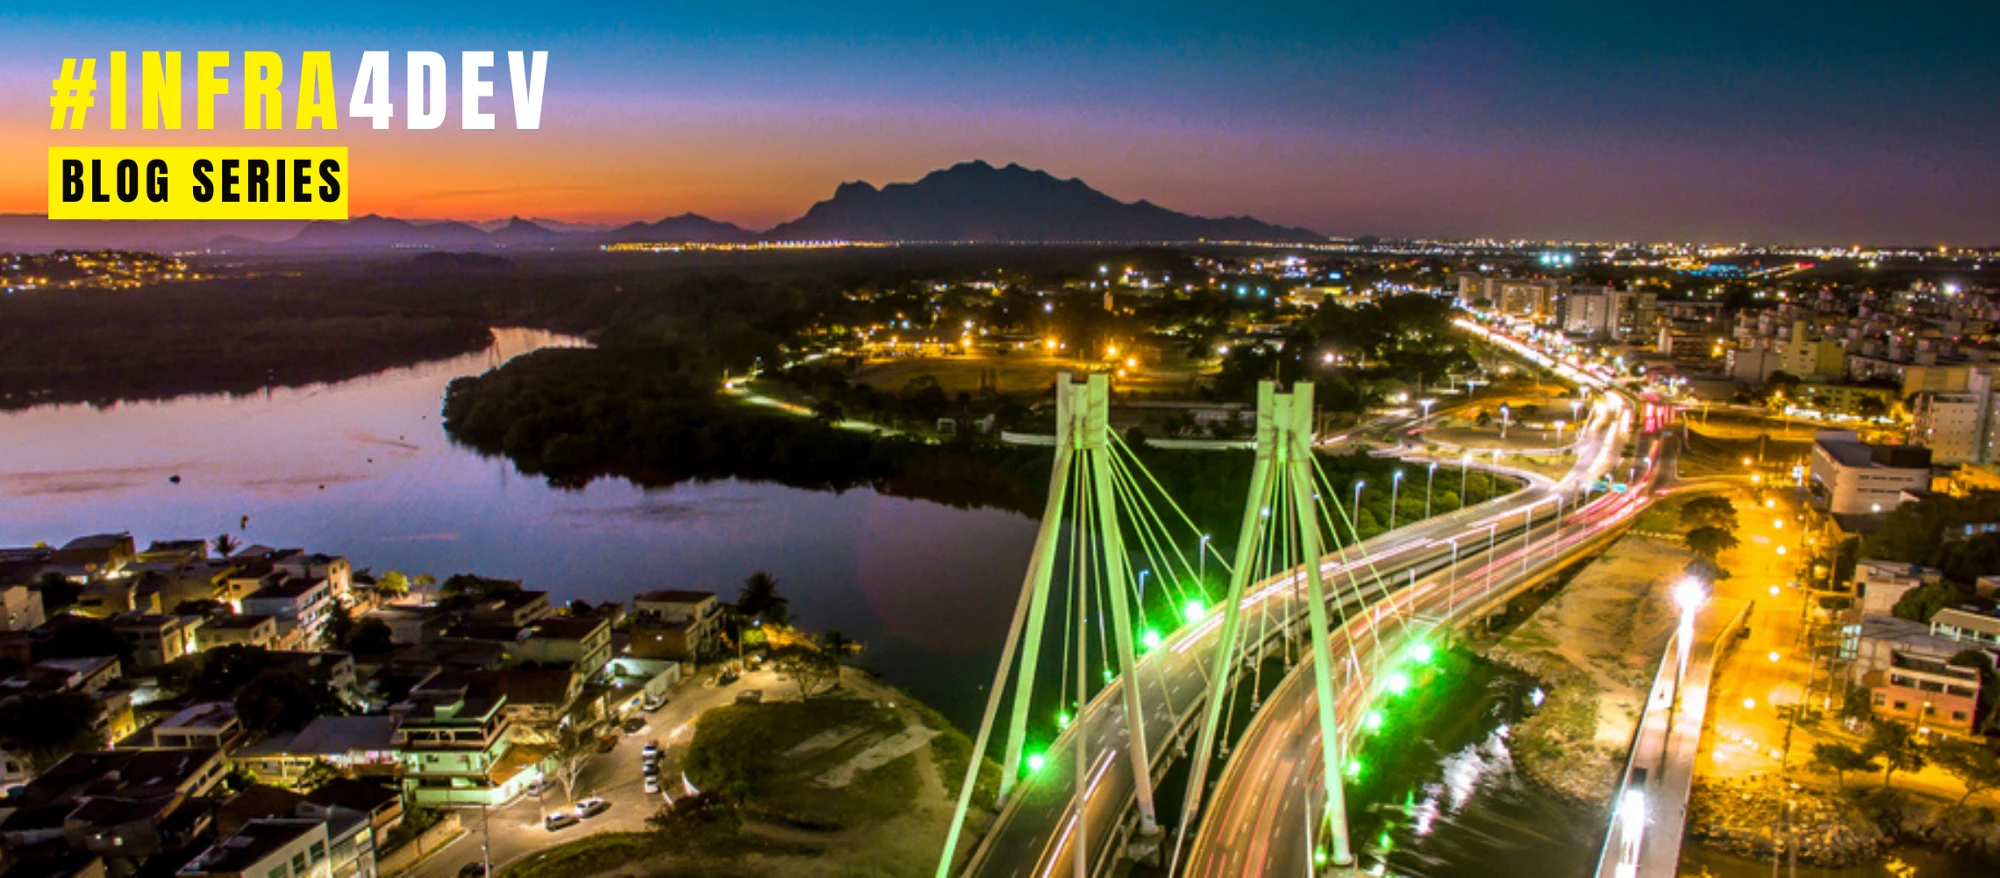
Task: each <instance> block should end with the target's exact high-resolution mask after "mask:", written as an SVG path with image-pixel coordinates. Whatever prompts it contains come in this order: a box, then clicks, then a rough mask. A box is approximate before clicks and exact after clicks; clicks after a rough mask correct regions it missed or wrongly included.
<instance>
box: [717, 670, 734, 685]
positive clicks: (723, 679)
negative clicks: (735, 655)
mask: <svg viewBox="0 0 2000 878" xmlns="http://www.w3.org/2000/svg"><path fill="white" fill-rule="evenodd" d="M738 679H739V676H738V675H737V673H736V672H735V671H723V672H722V676H720V677H717V678H715V685H717V686H727V685H729V684H731V683H734V682H736V681H737V680H738Z"/></svg>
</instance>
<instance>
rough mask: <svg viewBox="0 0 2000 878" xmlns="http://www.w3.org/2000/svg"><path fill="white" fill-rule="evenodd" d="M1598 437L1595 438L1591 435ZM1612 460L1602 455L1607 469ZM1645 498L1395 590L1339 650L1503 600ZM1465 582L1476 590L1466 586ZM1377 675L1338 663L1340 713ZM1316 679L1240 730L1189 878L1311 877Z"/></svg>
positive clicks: (1362, 698)
mask: <svg viewBox="0 0 2000 878" xmlns="http://www.w3.org/2000/svg"><path fill="white" fill-rule="evenodd" d="M1592 441H1593V442H1596V441H1598V440H1597V439H1596V438H1595V437H1593V439H1592ZM1597 450H1598V452H1599V453H1603V452H1602V450H1601V449H1597ZM1656 453H1665V454H1670V453H1671V452H1670V451H1665V452H1656ZM1610 462H1611V460H1610V458H1609V455H1608V454H1605V457H1604V459H1603V461H1602V465H1608V464H1609V463H1610ZM1661 462H1662V463H1665V462H1666V461H1664V460H1662V461H1661ZM1662 469H1663V467H1660V466H1654V467H1652V468H1651V469H1650V471H1649V472H1647V473H1645V474H1644V477H1645V478H1644V480H1645V481H1650V480H1651V479H1652V478H1653V475H1654V473H1657V472H1660V471H1662ZM1592 470H1596V471H1597V472H1599V473H1601V472H1602V470H1601V469H1598V467H1597V466H1596V465H1589V464H1579V466H1578V467H1577V469H1576V470H1573V471H1572V474H1571V476H1570V477H1568V478H1566V479H1565V481H1566V482H1567V481H1568V480H1569V479H1574V478H1582V477H1584V476H1585V475H1589V476H1590V477H1591V478H1594V477H1595V475H1594V474H1592ZM1646 494H1647V489H1646V488H1645V487H1635V489H1634V490H1633V491H1631V492H1629V493H1626V494H1609V495H1605V496H1604V497H1602V498H1600V499H1599V500H1597V501H1595V502H1593V503H1591V504H1589V505H1586V506H1585V507H1583V508H1582V509H1580V510H1578V511H1577V512H1576V513H1574V514H1573V515H1572V516H1570V517H1569V518H1567V519H1566V520H1565V521H1564V523H1563V526H1562V529H1561V530H1560V531H1558V530H1557V526H1556V524H1555V523H1554V522H1553V521H1551V522H1549V523H1548V524H1545V525H1540V526H1539V527H1540V528H1541V529H1542V534H1540V537H1541V541H1540V542H1539V543H1538V544H1536V545H1533V546H1528V545H1526V540H1522V541H1519V542H1513V543H1503V544H1502V548H1503V552H1502V553H1501V554H1500V555H1499V556H1498V557H1497V558H1492V559H1487V558H1477V557H1476V558H1474V559H1472V560H1470V561H1468V562H1466V563H1465V564H1461V565H1460V568H1461V569H1460V570H1458V571H1456V572H1455V574H1446V576H1445V577H1438V576H1436V575H1435V574H1434V575H1433V578H1432V579H1430V580H1428V581H1425V582H1422V583H1419V584H1418V585H1417V586H1416V587H1414V588H1408V589H1404V590H1402V591H1400V592H1397V593H1396V594H1395V595H1393V596H1392V597H1391V598H1390V599H1389V601H1388V603H1390V604H1391V605H1393V606H1394V607H1395V609H1393V610H1389V611H1387V612H1378V613H1377V614H1375V615H1374V616H1372V617H1371V618H1368V619H1363V620H1361V623H1360V624H1354V623H1350V624H1349V625H1348V626H1347V627H1346V628H1345V629H1343V630H1342V631H1340V632H1338V638H1339V639H1338V640H1337V641H1336V643H1335V644H1334V646H1335V652H1336V654H1338V653H1340V652H1341V651H1343V650H1347V649H1350V648H1351V649H1352V650H1353V651H1354V652H1357V653H1359V654H1362V655H1368V654H1369V653H1370V648H1371V646H1374V645H1375V644H1377V643H1382V644H1387V645H1389V648H1390V649H1392V650H1393V649H1394V648H1395V647H1396V646H1397V645H1399V644H1400V643H1401V642H1402V641H1403V639H1404V636H1405V634H1406V633H1422V631H1423V629H1424V628H1425V627H1426V623H1424V622H1422V621H1419V620H1425V619H1442V618H1446V617H1451V616H1456V615H1461V614H1462V613H1463V609H1462V606H1461V607H1460V608H1454V607H1453V606H1452V603H1454V602H1456V603H1461V605H1462V604H1463V603H1474V602H1477V601H1479V600H1480V599H1481V598H1482V597H1485V596H1488V595H1501V594H1504V593H1505V592H1507V591H1508V590H1509V587H1510V586H1512V585H1513V584H1515V583H1516V582H1518V581H1519V580H1520V579H1521V578H1522V577H1524V576H1527V575H1530V574H1532V573H1539V572H1541V570H1542V568H1543V565H1544V564H1546V563H1547V562H1549V561H1552V560H1554V559H1556V558H1558V557H1559V556H1561V555H1563V554H1565V553H1566V552H1569V551H1571V550H1573V549H1575V548H1578V547H1580V546H1582V545H1583V544H1585V543H1589V542H1591V541H1593V540H1596V539H1598V538H1599V537H1602V536H1604V535H1606V534H1607V533H1609V532H1611V531H1612V530H1613V529H1615V528H1617V527H1620V526H1622V525H1623V524H1625V523H1627V522H1629V521H1630V520H1631V518H1633V517H1634V516H1636V515H1637V514H1638V513H1639V511H1641V510H1642V509H1643V508H1644V507H1645V505H1646V503H1647V502H1648V500H1647V497H1646ZM1478 536H1483V533H1480V532H1478V531H1468V532H1464V533H1461V534H1460V538H1461V539H1466V538H1469V537H1472V538H1476V537H1478ZM1509 547H1511V548H1509ZM1440 578H1444V579H1445V580H1446V581H1447V582H1449V581H1452V580H1453V579H1455V580H1456V581H1457V582H1459V583H1461V587H1460V588H1459V589H1457V590H1447V589H1444V588H1439V587H1438V585H1439V582H1438V580H1439V579H1440ZM1468 583H1469V584H1471V587H1470V588H1466V587H1465V584H1468ZM1413 623H1414V624H1413ZM1371 629H1374V630H1371ZM1350 645H1351V646H1350ZM1382 649H1383V648H1382V647H1374V650H1373V652H1375V653H1378V654H1379V653H1380V652H1381V651H1382ZM1373 670H1374V668H1373V665H1372V663H1371V662H1369V661H1344V662H1342V663H1341V672H1342V673H1341V675H1340V676H1339V677H1338V678H1337V679H1336V683H1335V685H1336V690H1335V691H1336V693H1337V695H1336V697H1337V698H1339V699H1340V704H1339V710H1338V713H1339V715H1341V716H1343V717H1354V716H1358V715H1360V713H1361V712H1362V711H1363V710H1364V709H1365V708H1366V707H1367V705H1368V701H1369V698H1370V695H1371V693H1373V692H1375V691H1376V682H1375V675H1374V673H1373ZM1311 683H1312V665H1311V663H1310V661H1307V662H1302V663H1301V664H1300V665H1299V666H1297V667H1295V668H1293V669H1292V671H1291V673H1290V674H1288V675H1287V677H1286V679H1285V681H1284V682H1283V683H1282V684H1280V685H1279V687H1278V689H1277V690H1276V691H1274V692H1273V693H1272V694H1271V697H1270V698H1269V699H1268V700H1267V701H1266V702H1265V704H1264V708H1263V710H1262V711H1260V712H1259V713H1258V715H1257V717H1256V719H1255V720H1254V721H1253V722H1252V723H1251V725H1250V727H1249V729H1248V730H1247V731H1246V732H1245V733H1244V736H1243V739H1242V741H1241V743H1240V744H1239V745H1238V748H1237V750H1236V754H1235V756H1234V758H1233V759H1231V760H1230V762H1229V764H1228V765H1227V766H1226V767H1225V768H1224V771H1223V774H1222V777H1221V779H1220V780H1218V781H1217V782H1216V784H1215V791H1214V793H1213V797H1212V799H1211V805H1210V806H1209V810H1210V813H1209V815H1208V816H1207V819H1205V820H1203V821H1202V822H1201V824H1200V825H1199V828H1198V830H1197V832H1196V835H1195V838H1194V840H1193V843H1192V845H1191V852H1190V854H1189V856H1188V860H1187V868H1186V869H1185V872H1184V874H1187V875H1195V876H1214V878H1223V876H1231V878H1234V876H1252V875H1282V876H1296V875H1307V874H1311V872H1312V871H1313V869H1314V863H1313V851H1314V842H1315V841H1316V840H1317V839H1316V837H1317V835H1318V834H1319V833H1320V832H1321V830H1322V825H1321V821H1320V819H1319V817H1320V813H1321V811H1322V809H1323V804H1322V803H1323V801H1324V793H1323V791H1322V790H1321V789H1320V780H1321V778H1322V772H1321V765H1322V756H1321V754H1322V752H1323V751H1322V749H1321V746H1320V740H1319V734H1318V720H1317V716H1318V702H1317V700H1316V697H1315V696H1314V694H1313V687H1312V685H1311ZM1355 727H1356V726H1355V724H1352V723H1350V724H1348V725H1347V727H1346V728H1347V729H1348V730H1349V732H1348V733H1349V736H1350V742H1351V741H1352V739H1353V738H1354V737H1355V735H1354V733H1353V729H1354V728H1355ZM1347 752H1348V753H1349V754H1350V755H1351V756H1354V757H1356V758H1359V759H1361V760H1362V761H1363V762H1364V763H1365V755H1364V754H1361V753H1357V752H1356V749H1355V748H1354V746H1353V744H1352V743H1350V744H1349V745H1348V747H1347Z"/></svg>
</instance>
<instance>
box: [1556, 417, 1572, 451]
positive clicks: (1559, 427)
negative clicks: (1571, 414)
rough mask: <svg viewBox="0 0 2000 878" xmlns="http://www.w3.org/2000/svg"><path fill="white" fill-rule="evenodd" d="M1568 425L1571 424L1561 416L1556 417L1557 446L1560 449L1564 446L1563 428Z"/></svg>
mask: <svg viewBox="0 0 2000 878" xmlns="http://www.w3.org/2000/svg"><path fill="white" fill-rule="evenodd" d="M1567 426H1569V423H1568V422H1566V421H1564V420H1562V419H1561V418H1557V419H1556V448H1558V449H1560V448H1562V444H1563V428H1564V427H1567Z"/></svg>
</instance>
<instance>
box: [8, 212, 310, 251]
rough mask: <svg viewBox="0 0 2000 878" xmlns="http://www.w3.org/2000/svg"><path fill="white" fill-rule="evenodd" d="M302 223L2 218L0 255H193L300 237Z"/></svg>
mask: <svg viewBox="0 0 2000 878" xmlns="http://www.w3.org/2000/svg"><path fill="white" fill-rule="evenodd" d="M304 226H305V222H304V221H301V220H263V221H255V220H244V221H220V220H218V221H206V222H201V221H192V220H154V221H146V222H141V221H137V220H114V221H103V222H99V221H81V220H51V219H49V218H48V217H46V216H43V215H41V214H26V213H12V214H0V251H9V250H60V249H71V250H94V249H117V248H124V249H131V250H165V251H172V250H197V249H201V248H203V247H209V246H224V247H227V246H231V243H222V244H219V245H218V244H215V243H214V242H215V241H216V239H218V238H226V239H229V241H230V242H233V243H234V245H235V246H245V245H247V246H263V245H265V244H268V243H270V242H272V241H282V240H284V239H286V238H289V237H291V236H293V235H296V234H298V231H299V229H301V228H303V227H304Z"/></svg>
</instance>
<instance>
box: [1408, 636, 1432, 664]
mask: <svg viewBox="0 0 2000 878" xmlns="http://www.w3.org/2000/svg"><path fill="white" fill-rule="evenodd" d="M1436 657H1437V651H1436V650H1434V649H1432V648H1431V645H1430V644H1428V643H1424V642H1423V641H1418V642H1417V645H1416V646H1413V647H1410V661H1413V662H1416V663H1417V664H1420V665H1428V664H1430V663H1431V659H1433V658H1436Z"/></svg>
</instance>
